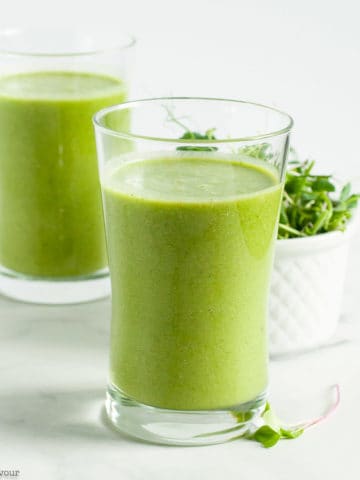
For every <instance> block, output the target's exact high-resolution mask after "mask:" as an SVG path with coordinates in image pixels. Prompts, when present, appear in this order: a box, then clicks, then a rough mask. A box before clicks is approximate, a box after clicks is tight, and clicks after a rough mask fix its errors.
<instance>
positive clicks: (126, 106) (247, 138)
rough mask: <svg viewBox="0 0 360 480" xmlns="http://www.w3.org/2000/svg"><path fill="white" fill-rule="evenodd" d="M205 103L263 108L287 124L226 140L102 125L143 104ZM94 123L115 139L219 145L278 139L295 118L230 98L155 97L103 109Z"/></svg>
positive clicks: (260, 105) (275, 110)
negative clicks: (109, 117)
mask: <svg viewBox="0 0 360 480" xmlns="http://www.w3.org/2000/svg"><path fill="white" fill-rule="evenodd" d="M186 100H187V101H205V102H228V103H234V104H241V105H250V106H252V107H256V108H261V109H263V110H268V111H271V112H273V113H276V114H279V115H281V116H283V117H284V118H286V119H287V124H286V126H285V127H283V128H280V129H278V130H273V131H270V132H265V133H260V134H257V135H250V136H245V137H234V138H224V139H221V138H220V139H197V138H196V139H192V138H191V139H188V138H186V139H185V138H164V137H154V136H147V135H138V134H135V133H134V134H133V133H128V132H122V131H120V130H115V129H112V128H109V127H106V126H104V125H103V124H102V120H103V119H104V118H105V117H106V116H107V115H109V114H111V113H113V112H116V111H121V110H126V109H129V108H132V107H135V108H136V107H138V106H140V105H143V104H147V103H151V102H154V103H157V102H160V101H162V102H165V101H186ZM93 123H94V125H95V127H96V128H97V129H99V130H100V131H102V132H103V133H105V134H107V135H111V136H113V137H118V138H123V139H128V140H148V141H156V142H164V143H165V142H166V143H180V144H181V143H186V144H189V143H191V144H193V145H196V144H199V145H204V144H219V143H236V142H250V141H257V140H262V139H266V138H271V137H277V136H280V135H284V134H286V133H288V132H290V131H291V129H292V127H293V125H294V120H293V118H292V117H291V116H290V115H289V114H288V113H286V112H284V111H283V110H280V109H278V108H275V107H270V106H268V105H264V104H262V103H257V102H250V101H246V100H235V99H229V98H217V97H154V98H144V99H139V100H130V101H127V102H123V103H120V104H117V105H112V106H110V107H106V108H102V109H101V110H99V111H98V112H96V113H95V115H94V116H93Z"/></svg>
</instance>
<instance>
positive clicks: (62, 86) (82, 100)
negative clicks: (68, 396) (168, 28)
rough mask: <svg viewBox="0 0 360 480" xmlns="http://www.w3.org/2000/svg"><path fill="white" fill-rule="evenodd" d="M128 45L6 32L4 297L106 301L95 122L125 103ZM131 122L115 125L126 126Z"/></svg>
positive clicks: (2, 40) (0, 284) (2, 39)
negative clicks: (100, 113) (100, 112)
mask: <svg viewBox="0 0 360 480" xmlns="http://www.w3.org/2000/svg"><path fill="white" fill-rule="evenodd" d="M133 44H134V41H133V39H132V38H128V37H126V38H120V37H119V35H118V33H117V34H116V36H112V37H111V35H110V34H109V36H108V38H106V36H105V37H104V36H102V37H101V43H99V39H97V38H95V37H94V34H93V33H89V34H87V33H85V32H83V33H78V32H74V31H56V30H55V31H54V30H52V31H50V30H49V31H47V30H44V31H41V30H34V31H21V30H19V31H18V30H8V31H5V32H2V33H0V60H1V62H0V64H1V66H0V292H1V293H4V294H5V295H8V296H11V297H14V298H17V299H20V300H25V301H30V302H38V303H74V302H81V301H87V300H93V299H95V298H99V297H102V296H105V295H107V294H108V293H109V290H110V288H109V281H108V269H107V255H106V246H105V238H104V232H103V217H102V209H101V200H100V198H101V197H100V186H99V181H98V172H97V164H96V153H95V140H94V138H93V128H92V121H91V118H92V116H93V114H94V113H95V112H96V111H98V110H99V109H101V108H104V107H106V106H109V105H113V104H116V103H120V102H123V101H125V100H126V99H127V96H128V64H129V61H130V57H131V52H132V46H133ZM127 121H128V120H127V114H126V112H124V114H123V115H121V116H119V118H118V126H119V127H122V128H124V127H125V126H126V122H127Z"/></svg>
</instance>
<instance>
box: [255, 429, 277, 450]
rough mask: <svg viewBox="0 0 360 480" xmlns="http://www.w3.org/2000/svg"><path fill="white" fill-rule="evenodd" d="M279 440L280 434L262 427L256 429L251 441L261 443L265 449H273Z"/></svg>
mask: <svg viewBox="0 0 360 480" xmlns="http://www.w3.org/2000/svg"><path fill="white" fill-rule="evenodd" d="M280 438H281V434H280V433H279V432H277V431H276V430H274V429H273V428H271V427H269V425H263V426H262V427H260V428H258V429H257V430H256V432H255V433H254V435H253V439H254V440H255V441H256V442H259V443H261V444H262V445H263V446H264V447H265V448H270V447H273V446H274V445H276V444H277V443H278V441H279V440H280Z"/></svg>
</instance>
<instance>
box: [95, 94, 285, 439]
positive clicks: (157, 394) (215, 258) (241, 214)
mask: <svg viewBox="0 0 360 480" xmlns="http://www.w3.org/2000/svg"><path fill="white" fill-rule="evenodd" d="M124 113H127V115H128V116H129V118H131V124H130V122H129V123H128V124H127V125H126V127H125V128H123V127H122V126H121V127H120V128H119V127H118V119H119V118H121V116H122V115H124ZM94 122H95V130H96V139H97V147H98V155H99V165H100V181H101V186H102V193H103V205H104V215H105V225H106V234H107V246H108V254H109V265H110V274H111V282H112V329H111V352H110V383H109V387H108V397H107V412H108V415H109V418H110V420H111V421H112V423H113V424H114V425H115V426H116V427H117V428H119V429H120V430H122V431H125V432H127V433H129V434H131V435H134V436H136V437H139V438H142V439H144V440H148V441H152V442H157V443H167V444H181V445H198V444H208V443H218V442H222V441H225V440H228V439H231V438H234V437H236V436H239V435H240V434H241V433H243V432H245V431H246V430H248V429H251V428H252V427H253V425H254V424H255V423H256V420H257V418H258V416H259V415H261V413H262V411H263V408H264V405H265V402H266V390H267V384H268V369H267V359H268V353H267V328H266V319H267V301H268V291H269V281H270V275H271V269H272V262H273V249H274V242H275V238H276V234H277V222H278V215H279V208H280V202H281V196H282V184H283V178H284V172H285V164H286V156H287V150H288V142H289V134H290V130H291V126H292V120H291V118H290V117H289V116H288V115H286V114H285V113H283V112H280V111H277V110H275V109H272V108H269V107H266V106H261V105H257V104H251V103H245V102H239V101H231V100H218V99H199V98H163V99H151V100H143V101H138V102H128V103H125V104H123V105H119V106H115V107H110V108H108V109H104V110H102V111H100V112H99V113H98V114H97V115H96V116H95V119H94Z"/></svg>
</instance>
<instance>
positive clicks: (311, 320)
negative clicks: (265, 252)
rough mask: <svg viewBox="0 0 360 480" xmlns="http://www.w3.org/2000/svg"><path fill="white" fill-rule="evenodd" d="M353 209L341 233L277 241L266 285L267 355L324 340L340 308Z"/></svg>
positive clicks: (353, 225)
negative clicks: (267, 313) (268, 293)
mask: <svg viewBox="0 0 360 480" xmlns="http://www.w3.org/2000/svg"><path fill="white" fill-rule="evenodd" d="M359 217H360V216H359V212H357V214H356V215H355V216H354V217H353V219H352V220H351V221H350V222H349V224H348V227H347V229H346V231H345V232H330V233H324V234H320V235H316V236H313V237H306V238H292V239H287V240H277V242H276V247H275V263H274V270H273V276H272V282H271V290H270V305H269V335H270V338H269V342H270V344H269V348H270V355H272V356H276V355H281V354H288V353H294V352H298V351H302V350H308V349H311V348H315V347H318V346H320V345H324V344H325V343H327V341H328V340H329V339H330V338H331V337H332V336H333V335H334V333H335V330H336V327H337V324H338V320H339V317H340V312H341V303H342V297H343V291H344V282H345V274H346V267H347V257H348V252H349V245H350V240H351V238H352V236H353V234H354V233H355V231H356V227H357V225H358V224H359Z"/></svg>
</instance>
